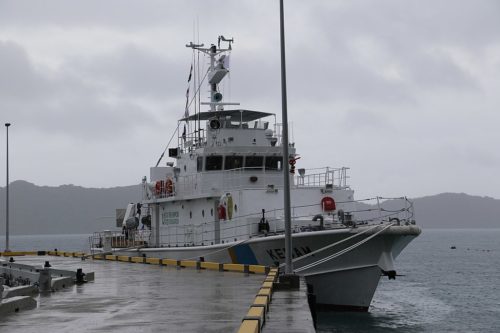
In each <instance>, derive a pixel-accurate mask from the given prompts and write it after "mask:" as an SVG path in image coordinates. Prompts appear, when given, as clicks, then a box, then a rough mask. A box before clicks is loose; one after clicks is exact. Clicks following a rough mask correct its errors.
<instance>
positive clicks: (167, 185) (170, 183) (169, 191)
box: [165, 177, 174, 194]
mask: <svg viewBox="0 0 500 333" xmlns="http://www.w3.org/2000/svg"><path fill="white" fill-rule="evenodd" d="M165 189H166V190H167V194H172V193H173V192H174V182H173V181H172V178H170V177H168V178H167V181H166V182H165Z"/></svg>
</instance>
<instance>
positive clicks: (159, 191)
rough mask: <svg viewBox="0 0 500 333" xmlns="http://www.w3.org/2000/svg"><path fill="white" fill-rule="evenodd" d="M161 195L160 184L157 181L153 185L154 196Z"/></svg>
mask: <svg viewBox="0 0 500 333" xmlns="http://www.w3.org/2000/svg"><path fill="white" fill-rule="evenodd" d="M160 193H161V182H160V181H157V182H156V184H155V194H156V195H159V194H160Z"/></svg>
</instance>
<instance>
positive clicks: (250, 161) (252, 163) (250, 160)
mask: <svg viewBox="0 0 500 333" xmlns="http://www.w3.org/2000/svg"><path fill="white" fill-rule="evenodd" d="M263 164H264V156H247V157H245V168H251V169H262V165H263Z"/></svg>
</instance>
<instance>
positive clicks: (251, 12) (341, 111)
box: [0, 0, 500, 198]
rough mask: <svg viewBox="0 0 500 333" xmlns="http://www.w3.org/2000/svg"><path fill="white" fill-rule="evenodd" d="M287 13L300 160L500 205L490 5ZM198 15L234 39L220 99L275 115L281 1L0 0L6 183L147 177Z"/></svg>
mask: <svg viewBox="0 0 500 333" xmlns="http://www.w3.org/2000/svg"><path fill="white" fill-rule="evenodd" d="M285 16H286V42H287V46H286V47H287V48H286V51H287V77H288V103H289V104H288V105H289V119H290V121H291V122H293V134H294V141H295V142H296V147H297V151H298V153H299V154H300V155H301V159H300V160H299V161H298V164H297V166H298V167H299V168H300V167H305V168H310V167H321V166H333V167H339V166H349V167H351V172H350V175H351V179H350V184H351V185H352V187H353V188H354V189H355V190H356V191H357V197H358V198H361V197H366V196H372V195H377V194H379V195H383V196H396V195H407V196H410V197H418V196H424V195H431V194H436V193H440V192H466V193H469V194H475V195H487V196H492V197H495V198H500V177H499V176H498V175H497V173H498V171H500V149H499V147H498V145H499V144H500V130H499V127H500V112H499V111H500V110H499V105H500V19H499V17H500V2H499V1H497V0H493V1H486V0H484V1H483V0H470V1H467V0H464V1H455V0H448V1H439V0H433V1H425V0H418V1H401V0H393V1H389V0H387V1H384V0H379V1H368V0H366V1H353V0H344V1H333V0H326V1H291V0H287V1H285ZM197 21H198V22H199V39H200V41H201V42H204V43H205V44H210V43H215V42H216V38H217V36H218V35H220V34H223V35H225V36H226V37H234V39H235V43H234V47H233V52H232V55H231V68H230V69H231V75H230V79H229V80H228V82H227V83H226V84H225V86H224V95H225V97H226V101H228V100H229V101H233V102H241V105H242V107H244V108H248V109H256V110H261V111H266V112H274V113H277V114H280V113H281V96H280V69H279V8H278V1H277V0H273V1H270V0H258V1H257V0H253V1H234V0H233V1H207V0H205V1H189V0H183V1H145V0H142V1H125V0H115V1H110V0H108V1H101V0H99V1H90V0H81V1H63V0H61V1H49V0H44V1H36V0H32V1H20V0H16V1H5V0H0V115H1V121H2V124H3V123H5V122H11V123H12V124H13V125H12V126H11V127H10V132H9V133H10V149H11V151H10V152H11V153H10V162H11V163H10V165H11V168H10V171H11V175H10V179H11V180H16V179H23V180H27V181H30V182H33V183H35V184H37V185H51V186H53V185H61V184H75V185H81V186H85V187H112V186H122V185H131V184H136V183H139V182H140V180H141V177H142V176H144V175H149V167H150V166H151V165H154V164H155V162H156V160H157V159H158V157H159V155H160V154H161V152H162V151H163V149H164V147H165V145H166V143H167V141H168V139H169V138H170V136H171V134H172V132H173V131H174V130H175V128H176V126H177V119H178V118H180V117H181V116H182V114H183V108H184V103H185V99H184V95H185V90H186V79H187V75H188V72H189V66H190V64H191V56H192V53H191V51H190V50H189V49H187V48H185V44H186V43H187V42H189V41H191V40H195V41H196V40H197V39H198V37H197V35H198V32H195V31H196V29H194V25H195V22H197ZM204 89H205V88H204ZM0 133H2V135H0V160H1V161H2V163H0V164H1V165H0V175H3V174H5V128H4V127H3V126H2V130H1V132H0ZM0 177H1V176H0ZM2 186H4V182H2Z"/></svg>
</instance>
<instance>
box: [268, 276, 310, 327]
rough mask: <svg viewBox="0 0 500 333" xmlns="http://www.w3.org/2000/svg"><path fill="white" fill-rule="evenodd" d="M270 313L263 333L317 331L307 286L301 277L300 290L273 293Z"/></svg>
mask: <svg viewBox="0 0 500 333" xmlns="http://www.w3.org/2000/svg"><path fill="white" fill-rule="evenodd" d="M269 311H270V312H269V315H268V316H267V318H266V319H267V321H266V324H265V325H264V327H263V330H262V332H263V333H276V332H283V333H284V332H287V333H295V332H296V333H312V332H316V330H315V328H314V322H313V318H312V316H311V311H310V310H309V303H308V301H307V286H306V282H305V280H304V278H301V279H300V288H299V289H298V290H279V291H275V292H274V293H273V300H272V302H271V304H270V308H269Z"/></svg>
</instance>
